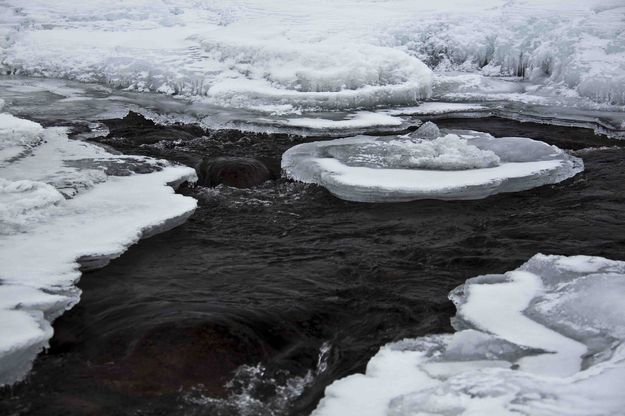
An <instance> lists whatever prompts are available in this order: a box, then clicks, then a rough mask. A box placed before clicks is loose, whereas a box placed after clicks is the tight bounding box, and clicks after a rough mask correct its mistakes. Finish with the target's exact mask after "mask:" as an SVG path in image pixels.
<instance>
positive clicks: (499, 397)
mask: <svg viewBox="0 0 625 416" xmlns="http://www.w3.org/2000/svg"><path fill="white" fill-rule="evenodd" d="M623 296H625V262H616V261H611V260H607V259H603V258H599V257H586V256H575V257H562V256H546V255H542V254H538V255H536V256H534V257H532V258H531V259H530V260H529V261H528V262H527V263H526V264H524V265H523V266H521V267H520V268H519V269H517V270H516V271H513V272H508V273H506V274H503V275H485V276H479V277H476V278H473V279H469V280H468V281H467V282H466V283H465V284H464V285H462V286H460V287H458V288H456V289H455V290H454V291H452V292H451V294H450V298H451V299H452V300H453V301H454V303H455V304H456V308H457V310H458V313H457V316H456V318H455V319H454V320H453V321H452V323H453V324H454V327H455V328H456V330H457V331H458V332H456V333H455V334H453V335H431V336H426V337H422V338H416V339H406V340H403V341H399V342H396V343H392V344H388V345H385V346H383V347H382V348H381V349H380V351H379V352H378V353H377V354H376V355H375V356H374V357H373V358H372V359H371V361H370V362H369V364H368V365H367V370H366V373H365V374H355V375H352V376H348V377H346V378H344V379H341V380H338V381H336V382H334V383H333V384H331V385H330V386H329V387H327V388H326V392H325V397H324V398H323V399H322V400H321V402H320V403H319V406H318V407H317V409H316V410H315V411H314V412H313V415H314V416H338V415H340V416H350V415H358V416H381V415H393V416H403V415H406V416H408V415H429V416H434V415H454V416H468V415H498V416H499V415H510V416H513V415H525V416H537V415H540V416H548V415H553V416H556V415H557V416H574V415H575V416H577V415H579V416H581V415H588V416H607V415H614V416H616V415H619V414H622V409H623V407H624V406H625V397H623V395H622V386H623V383H624V382H625V347H624V346H623V341H624V340H625V332H624V331H623V328H624V327H625V318H624V317H625V314H624V313H623V312H624V311H623V307H622V298H623Z"/></svg>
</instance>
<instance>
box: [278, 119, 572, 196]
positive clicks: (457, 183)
mask: <svg viewBox="0 0 625 416" xmlns="http://www.w3.org/2000/svg"><path fill="white" fill-rule="evenodd" d="M438 134H441V135H440V136H439V137H436V136H437V135H438ZM282 169H283V171H284V173H285V175H286V176H287V177H288V178H291V179H294V180H297V181H301V182H305V183H315V184H318V185H321V186H323V187H325V188H326V189H328V190H329V191H330V192H331V193H333V194H334V195H336V196H338V197H339V198H342V199H346V200H350V201H362V202H394V201H409V200H415V199H428V198H435V199H478V198H484V197H486V196H488V195H492V194H495V193H500V192H516V191H521V190H526V189H531V188H534V187H537V186H541V185H545V184H553V183H557V182H560V181H563V180H565V179H567V178H570V177H572V176H574V175H576V174H577V173H579V172H581V171H582V170H583V162H582V161H581V159H578V158H576V157H574V156H571V155H569V154H567V153H566V152H564V151H562V150H560V149H558V148H557V147H555V146H550V145H548V144H546V143H543V142H540V141H537V140H532V139H528V138H522V137H503V138H495V137H493V136H491V135H489V134H485V133H479V132H473V131H451V132H447V133H440V131H439V130H438V128H437V127H436V125H434V124H433V123H426V124H424V125H423V126H421V127H420V128H419V129H418V130H417V131H416V132H414V133H412V134H408V135H403V136H391V137H374V136H356V137H350V138H346V139H337V140H331V141H320V142H311V143H304V144H300V145H297V146H295V147H293V148H291V149H289V150H287V151H286V152H285V153H284V155H283V156H282Z"/></svg>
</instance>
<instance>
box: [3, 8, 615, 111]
mask: <svg viewBox="0 0 625 416" xmlns="http://www.w3.org/2000/svg"><path fill="white" fill-rule="evenodd" d="M624 16H625V6H624V5H623V4H622V1H619V0H572V1H566V0H513V1H508V0H487V1H480V2H468V1H464V0H441V1H438V2H436V3H435V4H431V3H428V2H415V1H411V0H385V1H378V0H366V1H355V0H340V1H330V0H319V1H315V2H305V3H302V2H298V3H294V2H292V1H287V0H215V1H211V2H198V1H194V0H154V1H145V0H109V1H103V0H95V1H89V2H81V3H77V2H75V1H72V0H57V1H54V2H50V1H46V0H7V1H6V2H4V4H3V6H2V8H1V9H0V31H1V33H2V35H3V41H2V42H1V43H0V58H1V62H2V68H3V69H4V71H5V72H8V73H21V74H30V75H38V76H45V77H62V78H69V79H74V80H79V81H93V82H105V83H107V84H110V85H113V86H120V87H123V88H129V89H133V90H138V91H148V90H149V91H154V92H160V93H163V94H179V95H183V96H188V97H195V99H199V98H198V97H203V98H202V99H203V100H206V101H207V102H210V103H213V104H219V105H223V106H226V107H235V108H244V109H253V108H271V107H274V108H276V107H279V108H282V109H283V111H288V109H291V111H292V112H295V113H296V112H298V111H301V110H302V109H304V110H311V109H326V110H328V109H359V108H369V109H371V108H374V107H378V106H383V107H388V106H394V105H404V106H414V105H416V104H417V102H418V100H421V99H424V98H427V97H429V96H430V95H432V94H433V95H434V97H437V96H438V97H444V96H449V94H453V93H469V94H484V93H485V94H493V93H501V94H502V96H503V97H502V98H503V99H506V95H507V94H510V97H511V98H512V99H517V98H518V97H519V96H520V97H523V96H525V95H529V96H532V97H545V98H546V99H548V100H554V101H555V102H560V101H561V100H562V99H563V98H566V99H567V100H568V99H570V100H572V102H573V104H572V105H582V103H586V102H588V101H590V102H592V101H595V102H600V103H613V104H619V105H623V104H625V87H624V86H625V81H624V80H625V78H623V77H625V75H623V74H624V73H625V71H624V69H625V35H624V33H625V32H624V29H623V24H622V22H623V17H624ZM428 67H429V69H428ZM432 71H434V75H433V73H432ZM459 73H460V75H463V74H464V75H469V76H468V77H466V76H464V77H463V76H460V77H458V76H456V75H458V74H459ZM500 76H503V77H506V78H505V80H501V79H499V78H497V77H500ZM477 96H479V95H477ZM477 96H476V97H477ZM584 105H586V104H584Z"/></svg>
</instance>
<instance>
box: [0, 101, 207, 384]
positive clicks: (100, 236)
mask: <svg viewBox="0 0 625 416" xmlns="http://www.w3.org/2000/svg"><path fill="white" fill-rule="evenodd" d="M0 155H1V156H2V159H0V335H1V336H0V385H2V384H7V383H12V382H15V381H17V380H19V379H21V378H22V377H23V376H24V375H25V374H26V373H27V371H28V370H29V369H30V366H31V364H32V361H33V359H34V358H35V356H36V355H37V353H39V352H40V351H41V350H42V349H43V348H44V347H45V346H46V345H47V343H48V340H49V339H50V338H51V336H52V332H53V331H52V327H51V322H52V321H53V320H54V319H55V318H56V317H58V316H59V315H60V314H62V313H63V311H65V310H66V309H69V308H71V307H72V306H73V305H74V304H75V303H76V302H78V300H79V295H80V291H79V289H78V288H76V286H75V283H76V281H77V280H78V278H79V277H80V268H82V269H88V268H93V267H99V266H102V265H104V264H106V263H107V262H108V261H109V260H111V259H113V258H115V257H117V256H119V255H120V254H121V253H122V252H124V251H125V250H126V248H127V247H128V246H130V245H132V244H134V243H136V242H137V241H138V240H139V239H140V238H142V237H146V236H149V235H151V234H153V233H156V232H159V231H164V230H167V229H169V228H172V227H174V226H175V225H178V224H180V223H181V222H182V221H184V219H186V218H187V217H188V216H189V215H191V214H192V213H193V211H194V209H195V206H196V201H195V200H194V199H192V198H189V197H184V196H181V195H177V194H175V193H174V190H173V189H172V186H174V187H175V186H177V185H179V184H180V183H181V182H183V181H194V180H195V179H196V177H195V171H194V170H193V169H191V168H187V167H184V166H174V165H171V164H170V163H168V162H166V161H159V160H154V159H150V158H145V157H135V156H122V155H113V154H111V153H109V152H107V151H106V150H105V149H103V148H101V147H98V146H95V145H92V144H89V143H85V142H82V141H78V140H70V139H68V137H67V135H66V129H65V128H43V127H42V126H40V125H39V124H37V123H34V122H32V121H28V120H23V119H20V118H17V117H14V116H12V115H10V114H7V113H3V114H0Z"/></svg>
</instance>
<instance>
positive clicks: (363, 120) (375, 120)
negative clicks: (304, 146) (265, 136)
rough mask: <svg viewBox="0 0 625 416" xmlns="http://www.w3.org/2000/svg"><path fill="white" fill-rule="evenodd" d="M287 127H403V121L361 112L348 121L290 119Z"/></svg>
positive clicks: (335, 128)
mask: <svg viewBox="0 0 625 416" xmlns="http://www.w3.org/2000/svg"><path fill="white" fill-rule="evenodd" d="M286 125H287V126H291V127H306V128H310V129H326V130H341V129H358V128H368V127H388V126H401V125H402V120H401V119H400V118H397V117H392V116H390V115H387V114H383V113H373V112H370V111H359V112H357V113H355V114H353V115H352V117H350V118H348V119H346V120H329V119H324V118H310V117H300V118H290V119H288V120H287V122H286Z"/></svg>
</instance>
